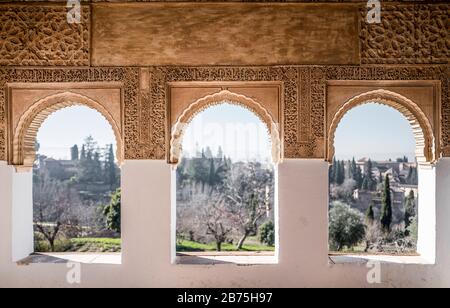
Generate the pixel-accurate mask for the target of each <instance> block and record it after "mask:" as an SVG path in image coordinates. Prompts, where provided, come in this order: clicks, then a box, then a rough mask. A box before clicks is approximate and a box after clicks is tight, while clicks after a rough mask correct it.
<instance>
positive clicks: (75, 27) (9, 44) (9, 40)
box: [0, 4, 90, 66]
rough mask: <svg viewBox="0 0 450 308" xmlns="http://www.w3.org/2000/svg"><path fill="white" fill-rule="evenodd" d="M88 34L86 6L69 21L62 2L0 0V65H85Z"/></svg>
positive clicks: (88, 23) (87, 8)
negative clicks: (10, 0)
mask: <svg viewBox="0 0 450 308" xmlns="http://www.w3.org/2000/svg"><path fill="white" fill-rule="evenodd" d="M89 35H90V7H89V6H83V7H82V12H81V23H80V24H69V23H68V22H67V8H66V7H65V6H62V5H30V4H27V5H1V4H0V66H87V65H89Z"/></svg>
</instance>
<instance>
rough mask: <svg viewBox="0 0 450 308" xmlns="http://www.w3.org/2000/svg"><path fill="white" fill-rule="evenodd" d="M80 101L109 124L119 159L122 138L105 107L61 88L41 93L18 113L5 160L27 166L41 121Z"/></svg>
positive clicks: (121, 160) (33, 158) (120, 157)
mask: <svg viewBox="0 0 450 308" xmlns="http://www.w3.org/2000/svg"><path fill="white" fill-rule="evenodd" d="M77 105H83V106H87V107H89V108H92V109H94V110H96V111H98V112H99V113H100V114H101V115H102V116H103V117H104V118H105V119H106V120H107V121H108V123H109V124H110V125H111V128H112V129H113V131H114V135H115V137H116V144H117V153H116V154H117V155H116V157H117V160H118V161H119V164H121V163H122V162H123V150H122V149H123V139H122V134H121V129H120V124H121V123H117V122H116V121H115V120H114V118H113V116H112V115H111V114H110V113H109V111H108V110H107V109H106V108H105V107H104V106H103V105H102V104H100V103H98V102H96V101H94V100H92V99H90V98H89V97H86V96H84V95H80V94H76V93H72V92H63V93H58V94H54V95H51V96H48V97H45V98H43V99H41V100H39V101H37V102H36V103H34V104H33V105H32V106H31V107H30V108H29V109H27V111H26V112H25V113H24V114H23V115H22V117H21V118H20V120H19V123H18V125H17V128H16V129H15V131H14V136H13V139H12V145H11V147H12V151H11V153H12V157H10V158H9V164H10V165H14V166H16V168H20V169H24V170H31V169H32V168H33V165H34V162H35V160H36V157H35V156H36V155H35V154H36V147H35V144H36V136H37V133H38V130H39V128H40V127H41V125H42V123H44V121H45V120H46V119H47V118H48V116H50V115H51V114H52V113H54V112H56V111H58V110H60V109H63V108H66V107H71V106H77Z"/></svg>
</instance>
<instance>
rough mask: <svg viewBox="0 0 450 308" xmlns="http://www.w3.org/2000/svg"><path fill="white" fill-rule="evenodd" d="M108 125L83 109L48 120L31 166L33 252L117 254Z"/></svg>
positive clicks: (115, 181)
mask: <svg viewBox="0 0 450 308" xmlns="http://www.w3.org/2000/svg"><path fill="white" fill-rule="evenodd" d="M116 149H117V142H116V138H115V135H114V131H113V129H112V128H111V125H110V124H109V122H108V121H107V120H106V119H105V118H104V117H103V116H102V115H101V114H100V113H99V112H97V111H96V110H94V109H91V108H88V107H86V106H75V107H68V108H64V109H61V110H58V111H56V112H55V113H53V114H51V115H50V116H48V117H47V118H46V119H45V120H44V121H43V123H42V124H41V126H40V128H39V131H38V134H37V139H36V161H35V163H34V167H33V224H34V251H35V252H40V253H42V252H52V253H53V252H72V253H77V252H84V253H85V252H89V253H103V252H120V250H121V242H120V231H121V230H120V169H119V165H118V160H117V158H116Z"/></svg>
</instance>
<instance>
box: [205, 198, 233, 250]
mask: <svg viewBox="0 0 450 308" xmlns="http://www.w3.org/2000/svg"><path fill="white" fill-rule="evenodd" d="M201 219H202V220H203V221H204V224H205V225H206V234H207V235H211V236H212V237H213V238H214V241H215V243H216V249H217V251H221V250H222V244H223V243H225V242H226V241H227V239H228V236H229V235H230V233H231V232H232V231H233V228H232V227H231V224H230V219H231V216H230V211H229V209H228V206H227V203H226V202H225V200H224V199H223V198H222V197H221V196H219V195H215V196H212V197H211V198H210V201H208V202H207V203H206V204H205V207H204V208H203V213H202V215H201Z"/></svg>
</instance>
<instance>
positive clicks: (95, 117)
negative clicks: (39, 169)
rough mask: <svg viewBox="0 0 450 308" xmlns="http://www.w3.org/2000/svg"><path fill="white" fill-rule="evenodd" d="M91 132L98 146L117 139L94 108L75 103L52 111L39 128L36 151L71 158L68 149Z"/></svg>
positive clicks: (80, 143)
mask: <svg viewBox="0 0 450 308" xmlns="http://www.w3.org/2000/svg"><path fill="white" fill-rule="evenodd" d="M89 135H91V136H92V137H94V140H96V141H97V142H98V145H99V146H100V147H105V146H106V145H109V144H113V145H114V148H115V147H116V139H115V136H114V132H113V130H112V128H111V125H110V124H109V122H108V121H107V120H106V119H105V118H104V117H103V116H102V115H101V114H100V113H99V112H97V111H95V110H93V109H91V108H88V107H84V106H74V107H68V108H65V109H61V110H59V111H56V112H55V113H53V114H51V115H50V116H49V117H48V118H47V120H45V121H44V123H43V124H42V126H41V128H40V129H39V131H38V135H37V140H38V142H39V145H40V149H39V154H44V155H46V156H49V157H53V158H55V159H70V148H71V147H72V146H74V145H75V144H77V145H78V146H79V147H80V149H81V145H82V144H83V141H84V139H85V138H86V137H87V136H89Z"/></svg>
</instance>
